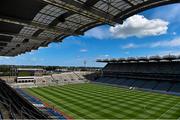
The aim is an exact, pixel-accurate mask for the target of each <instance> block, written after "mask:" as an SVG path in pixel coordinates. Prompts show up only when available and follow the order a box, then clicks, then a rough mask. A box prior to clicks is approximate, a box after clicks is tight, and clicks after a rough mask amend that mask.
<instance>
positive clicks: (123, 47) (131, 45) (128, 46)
mask: <svg viewBox="0 0 180 120" xmlns="http://www.w3.org/2000/svg"><path fill="white" fill-rule="evenodd" d="M137 47H138V46H137V45H136V44H134V43H129V44H127V45H124V46H122V49H131V48H137Z"/></svg>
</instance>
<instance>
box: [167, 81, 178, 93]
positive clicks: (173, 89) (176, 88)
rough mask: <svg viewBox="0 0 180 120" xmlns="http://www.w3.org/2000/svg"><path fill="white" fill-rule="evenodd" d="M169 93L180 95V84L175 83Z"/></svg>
mask: <svg viewBox="0 0 180 120" xmlns="http://www.w3.org/2000/svg"><path fill="white" fill-rule="evenodd" d="M169 91H170V92H179V93H180V82H177V83H174V85H173V86H172V88H171V89H170V90H169Z"/></svg>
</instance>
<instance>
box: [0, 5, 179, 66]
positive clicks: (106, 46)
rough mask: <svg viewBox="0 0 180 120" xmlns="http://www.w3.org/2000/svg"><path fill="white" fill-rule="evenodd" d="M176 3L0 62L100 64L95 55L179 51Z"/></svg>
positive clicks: (150, 53) (61, 64)
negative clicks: (120, 23) (119, 23)
mask: <svg viewBox="0 0 180 120" xmlns="http://www.w3.org/2000/svg"><path fill="white" fill-rule="evenodd" d="M179 16H180V4H173V5H168V6H162V7H158V8H154V9H151V10H147V11H144V12H142V13H139V14H138V15H134V16H132V17H130V18H128V19H127V20H125V21H124V23H123V24H122V25H115V26H113V27H112V26H108V25H103V26H99V27H96V28H93V29H91V30H89V31H87V32H86V33H85V35H84V36H75V37H73V36H72V37H67V38H65V39H64V40H63V42H62V43H51V44H49V46H48V47H46V48H40V49H39V50H37V51H32V52H30V53H26V54H22V55H19V56H17V57H0V64H11V65H52V66H53V65H57V66H58V65H59V66H83V65H84V61H86V62H87V66H104V64H102V63H96V59H99V58H100V59H105V58H121V57H130V56H134V57H140V56H151V55H160V56H162V55H167V54H173V55H180V29H178V28H179V27H180V17H179Z"/></svg>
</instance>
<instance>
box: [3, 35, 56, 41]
mask: <svg viewBox="0 0 180 120" xmlns="http://www.w3.org/2000/svg"><path fill="white" fill-rule="evenodd" d="M0 35H2V36H9V37H17V38H18V37H19V38H24V39H31V40H34V41H41V42H43V41H50V40H49V39H47V40H46V39H42V38H37V37H32V36H24V35H19V34H5V33H0ZM52 41H53V40H52Z"/></svg>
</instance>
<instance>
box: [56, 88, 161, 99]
mask: <svg viewBox="0 0 180 120" xmlns="http://www.w3.org/2000/svg"><path fill="white" fill-rule="evenodd" d="M53 89H54V88H53ZM56 92H59V91H56ZM72 92H73V91H69V93H72ZM160 102H161V101H160Z"/></svg>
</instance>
